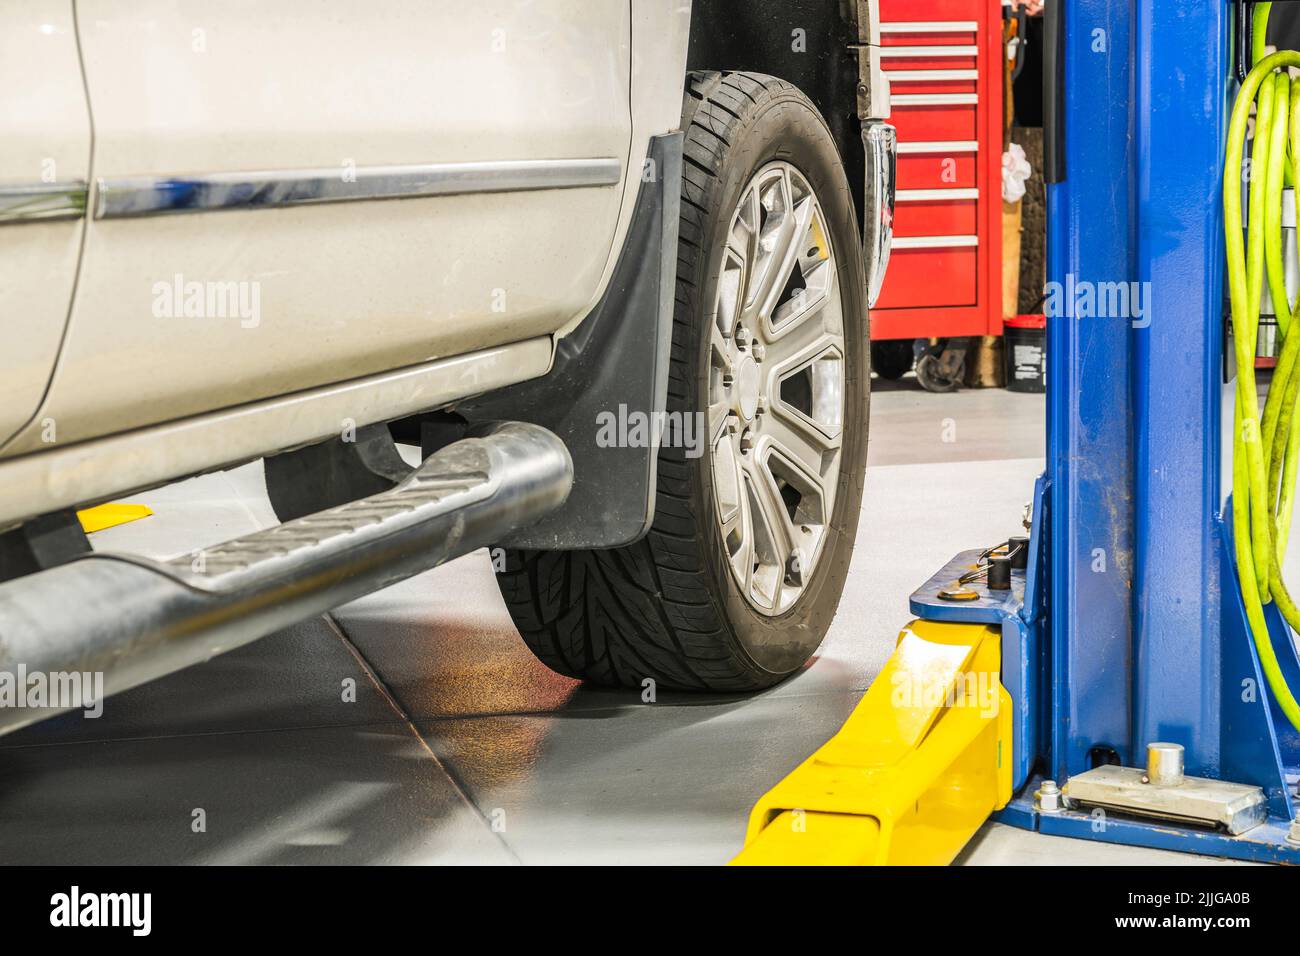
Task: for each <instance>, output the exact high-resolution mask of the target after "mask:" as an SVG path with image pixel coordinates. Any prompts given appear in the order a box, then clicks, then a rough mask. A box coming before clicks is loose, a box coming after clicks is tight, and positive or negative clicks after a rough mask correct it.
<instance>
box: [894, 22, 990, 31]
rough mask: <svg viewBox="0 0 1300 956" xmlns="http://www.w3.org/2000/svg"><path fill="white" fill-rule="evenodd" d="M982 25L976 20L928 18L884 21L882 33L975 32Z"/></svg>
mask: <svg viewBox="0 0 1300 956" xmlns="http://www.w3.org/2000/svg"><path fill="white" fill-rule="evenodd" d="M979 28H980V25H979V24H978V23H977V22H976V21H974V20H926V21H912V22H903V21H898V22H895V23H882V24H881V25H880V32H881V33H974V32H976V31H977V30H979Z"/></svg>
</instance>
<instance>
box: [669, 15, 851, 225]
mask: <svg viewBox="0 0 1300 956" xmlns="http://www.w3.org/2000/svg"><path fill="white" fill-rule="evenodd" d="M871 7H872V4H869V3H868V2H867V0H783V2H782V3H779V4H778V3H755V2H754V0H694V2H693V4H692V7H691V38H690V48H689V53H688V55H687V69H690V70H749V71H753V72H756V73H767V74H770V75H771V76H776V77H780V78H781V79H783V80H786V81H787V82H789V83H793V84H794V85H795V86H797V87H799V89H800V90H802V91H803V93H804V95H806V96H807V97H808V98H809V99H810V100H812V101H813V103H814V104H815V105H816V107H817V109H818V110H819V111H820V112H821V114H822V116H823V117H825V119H826V123H827V125H828V126H829V127H830V131H831V135H832V136H833V137H834V138H835V145H836V146H837V147H838V149H839V152H840V158H841V160H842V161H843V163H844V171H845V174H846V175H847V176H848V180H849V187H850V188H851V189H852V190H853V204H854V208H855V211H856V212H857V216H858V223H859V224H861V223H862V222H863V211H862V193H863V183H864V175H865V159H864V156H863V149H862V132H861V131H862V121H861V117H863V116H866V115H868V114H867V109H868V108H869V98H870V95H871V90H870V68H869V64H868V63H867V62H866V57H865V53H864V52H863V51H864V47H865V45H866V43H867V42H868V40H869V38H870V35H871V33H870V22H869V17H870V10H871Z"/></svg>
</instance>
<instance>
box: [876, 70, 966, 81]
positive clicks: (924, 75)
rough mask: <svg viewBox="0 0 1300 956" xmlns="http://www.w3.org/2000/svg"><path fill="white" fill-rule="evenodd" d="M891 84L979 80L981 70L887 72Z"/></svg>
mask: <svg viewBox="0 0 1300 956" xmlns="http://www.w3.org/2000/svg"><path fill="white" fill-rule="evenodd" d="M885 72H886V74H887V75H888V76H889V82H890V83H926V82H929V81H932V80H978V79H979V78H980V71H979V70H886V71H885Z"/></svg>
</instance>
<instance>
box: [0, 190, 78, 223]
mask: <svg viewBox="0 0 1300 956" xmlns="http://www.w3.org/2000/svg"><path fill="white" fill-rule="evenodd" d="M87 192H88V190H87V188H86V184H85V182H83V181H82V180H79V179H78V180H73V181H72V182H67V183H24V184H21V185H13V186H0V225H13V224H16V223H24V222H48V221H49V220H51V219H80V218H81V217H82V216H84V215H85V214H86V194H87Z"/></svg>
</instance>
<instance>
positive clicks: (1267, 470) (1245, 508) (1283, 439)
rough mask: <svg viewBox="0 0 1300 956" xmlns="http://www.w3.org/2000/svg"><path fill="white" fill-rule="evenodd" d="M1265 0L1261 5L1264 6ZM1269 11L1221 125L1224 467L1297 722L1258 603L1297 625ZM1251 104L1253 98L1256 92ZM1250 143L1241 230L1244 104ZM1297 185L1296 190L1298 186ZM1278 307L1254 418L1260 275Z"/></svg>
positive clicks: (1290, 343) (1280, 139)
mask: <svg viewBox="0 0 1300 956" xmlns="http://www.w3.org/2000/svg"><path fill="white" fill-rule="evenodd" d="M1267 6H1268V5H1267V4H1261V5H1260V7H1264V8H1266V7H1267ZM1261 14H1262V17H1261ZM1267 16H1268V11H1267V9H1264V10H1262V11H1259V10H1258V8H1257V16H1256V29H1255V34H1256V45H1255V51H1256V57H1255V58H1256V59H1257V60H1258V62H1257V63H1256V65H1255V67H1254V69H1252V70H1251V72H1250V75H1249V76H1247V77H1246V81H1245V83H1243V84H1242V87H1241V91H1240V92H1239V93H1238V95H1237V102H1236V104H1235V105H1234V106H1233V110H1232V120H1231V123H1230V124H1229V127H1228V152H1227V162H1226V164H1225V165H1224V170H1223V214H1224V232H1225V236H1226V242H1227V261H1228V290H1229V295H1230V298H1231V303H1232V328H1233V336H1234V345H1235V351H1236V359H1237V391H1236V414H1235V416H1234V436H1235V437H1234V440H1233V465H1232V489H1233V495H1232V524H1233V536H1234V538H1235V540H1236V557H1237V574H1238V576H1239V580H1240V583H1241V593H1242V598H1243V600H1244V602H1245V605H1246V617H1247V619H1248V620H1249V623H1250V631H1251V636H1252V637H1253V639H1254V642H1255V647H1256V648H1257V650H1258V651H1259V658H1260V661H1261V663H1262V664H1263V666H1264V676H1265V678H1266V679H1267V681H1268V686H1269V689H1270V690H1271V691H1272V693H1273V696H1274V697H1275V698H1276V700H1277V702H1278V704H1279V705H1280V706H1281V708H1282V711H1283V712H1284V713H1285V714H1286V716H1287V718H1288V719H1289V720H1290V721H1291V723H1292V724H1293V725H1294V726H1295V727H1296V729H1297V730H1300V705H1298V704H1297V703H1296V699H1295V695H1294V694H1292V692H1291V688H1290V687H1288V686H1287V683H1286V679H1285V678H1284V677H1283V676H1282V671H1281V669H1280V668H1279V666H1278V661H1277V655H1276V653H1274V650H1273V643H1272V640H1271V639H1270V638H1269V633H1268V625H1267V623H1266V621H1265V618H1264V605H1266V604H1268V603H1269V602H1270V601H1273V602H1276V604H1277V607H1278V610H1279V611H1281V613H1282V616H1283V617H1284V618H1285V619H1286V621H1287V623H1288V624H1290V625H1291V628H1292V629H1293V630H1295V631H1300V607H1297V606H1296V603H1295V601H1294V600H1293V599H1292V597H1291V594H1290V592H1289V591H1288V590H1287V587H1286V583H1285V582H1284V581H1283V580H1282V556H1283V555H1284V554H1285V553H1286V544H1287V536H1288V534H1289V532H1290V528H1291V516H1292V511H1293V508H1294V505H1295V498H1294V494H1293V492H1294V488H1295V482H1296V466H1297V463H1298V461H1300V422H1297V421H1296V420H1295V407H1296V398H1297V394H1298V393H1300V374H1297V369H1296V363H1297V359H1300V334H1297V335H1291V334H1288V333H1289V331H1290V329H1291V325H1292V321H1291V320H1292V317H1293V315H1294V314H1295V311H1296V308H1297V307H1298V306H1300V303H1294V304H1293V303H1291V302H1290V301H1288V298H1287V292H1286V282H1285V275H1286V273H1285V266H1284V264H1283V230H1282V201H1283V200H1282V197H1283V193H1282V189H1283V185H1284V184H1285V183H1287V182H1288V181H1289V180H1290V179H1291V177H1290V175H1289V171H1290V169H1292V168H1295V166H1294V160H1296V159H1297V158H1300V91H1297V95H1296V96H1295V97H1293V96H1292V91H1291V77H1290V74H1289V72H1288V70H1289V69H1290V68H1291V67H1300V52H1295V51H1282V52H1278V53H1274V54H1272V55H1270V56H1263V57H1262V58H1261V55H1262V44H1263V36H1264V30H1263V29H1262V28H1261V25H1260V24H1261V19H1262V20H1263V23H1264V24H1265V25H1266V24H1267ZM1257 96H1258V102H1257V103H1256V97H1257ZM1252 103H1255V104H1256V109H1255V141H1254V147H1253V150H1252V154H1251V162H1250V176H1249V180H1250V182H1251V184H1252V188H1251V189H1250V209H1249V213H1250V216H1249V220H1248V225H1247V230H1246V235H1245V237H1243V236H1242V228H1241V223H1242V216H1241V189H1242V186H1241V183H1242V179H1243V175H1242V173H1243V169H1244V167H1243V166H1242V153H1243V150H1244V148H1245V146H1244V144H1245V139H1246V126H1247V122H1248V120H1249V118H1250V108H1251V104H1252ZM1297 192H1300V190H1297ZM1265 282H1267V283H1268V289H1269V295H1270V296H1271V298H1272V300H1273V304H1274V311H1275V313H1276V314H1277V324H1278V333H1279V335H1280V336H1281V337H1282V352H1281V355H1280V356H1279V357H1278V363H1277V368H1276V370H1275V371H1274V373H1273V381H1272V383H1271V385H1270V386H1269V390H1268V397H1267V399H1266V400H1265V402H1264V414H1263V418H1262V420H1261V417H1260V411H1259V395H1258V392H1257V391H1256V384H1255V347H1256V339H1257V337H1258V334H1259V314H1260V299H1261V297H1262V290H1263V287H1264V283H1265Z"/></svg>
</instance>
